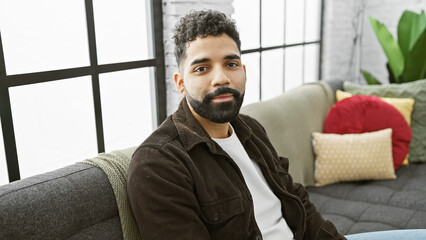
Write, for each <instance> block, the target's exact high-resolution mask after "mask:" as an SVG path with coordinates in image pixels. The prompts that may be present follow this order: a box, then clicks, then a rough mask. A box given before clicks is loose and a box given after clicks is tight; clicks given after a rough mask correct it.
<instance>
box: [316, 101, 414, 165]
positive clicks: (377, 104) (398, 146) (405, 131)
mask: <svg viewBox="0 0 426 240" xmlns="http://www.w3.org/2000/svg"><path fill="white" fill-rule="evenodd" d="M385 128H392V153H393V163H394V168H395V170H396V169H397V168H399V166H400V165H401V164H402V162H403V161H404V159H405V157H406V156H407V153H408V149H409V145H410V141H411V129H410V126H408V124H407V122H406V121H405V119H404V117H403V116H402V114H401V113H400V112H399V111H398V110H397V109H396V108H395V107H394V106H392V105H390V104H389V103H386V102H384V101H382V100H381V99H380V98H378V97H373V96H362V95H357V96H353V97H350V98H346V99H344V100H342V101H340V102H337V103H336V104H335V105H334V106H333V107H332V108H331V109H330V111H329V112H328V114H327V117H326V119H325V122H324V133H337V134H346V133H364V132H374V131H378V130H382V129H385Z"/></svg>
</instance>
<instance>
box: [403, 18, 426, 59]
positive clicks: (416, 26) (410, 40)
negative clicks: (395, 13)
mask: <svg viewBox="0 0 426 240" xmlns="http://www.w3.org/2000/svg"><path fill="white" fill-rule="evenodd" d="M425 29H426V16H425V12H424V11H422V12H421V13H420V14H417V13H415V12H411V11H404V13H403V14H402V16H401V18H400V19H399V23H398V43H399V47H400V48H401V50H402V52H403V54H404V56H407V54H408V52H409V51H411V49H412V48H413V47H414V44H415V43H416V42H417V40H418V39H419V37H420V35H421V34H422V33H423V31H424V30H425Z"/></svg>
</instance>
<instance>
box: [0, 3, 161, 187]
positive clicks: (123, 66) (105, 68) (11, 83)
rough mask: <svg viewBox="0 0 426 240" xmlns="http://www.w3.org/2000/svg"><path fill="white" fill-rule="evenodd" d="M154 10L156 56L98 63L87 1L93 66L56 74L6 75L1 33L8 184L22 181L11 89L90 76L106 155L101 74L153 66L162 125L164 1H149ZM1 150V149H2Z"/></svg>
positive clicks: (157, 119) (0, 95) (0, 109)
mask: <svg viewBox="0 0 426 240" xmlns="http://www.w3.org/2000/svg"><path fill="white" fill-rule="evenodd" d="M148 1H149V6H150V11H151V14H150V15H151V29H152V33H153V34H152V43H153V44H152V45H153V46H152V47H153V51H154V57H153V58H151V59H145V60H139V61H129V62H119V63H112V64H101V65H99V64H98V59H97V50H96V35H95V24H94V14H93V1H92V0H85V10H86V23H87V33H88V43H89V44H88V45H89V57H90V66H85V67H78V68H68V69H60V70H53V71H43V72H33V73H25V74H14V75H7V73H6V64H5V59H4V51H3V44H2V38H1V31H0V119H1V125H2V131H3V141H4V150H5V155H6V165H7V172H8V175H9V182H13V181H17V180H20V179H21V177H20V171H19V161H18V154H17V148H16V139H15V133H14V127H13V118H12V110H11V104H10V96H9V88H10V87H16V86H23V85H28V84H35V83H43V82H50V81H59V80H63V79H69V78H75V77H82V76H91V81H92V91H93V101H94V106H93V107H94V112H95V121H96V138H97V148H98V153H101V152H105V139H104V129H103V121H102V106H101V96H100V85H99V74H102V73H109V72H116V71H123V70H130V69H137V68H144V67H153V68H154V93H153V94H154V103H153V105H154V106H153V108H154V109H156V114H155V115H153V117H154V119H153V120H154V125H157V126H158V125H159V124H160V123H161V122H163V121H164V120H165V119H166V117H167V96H166V82H165V62H164V45H163V10H162V3H161V1H156V0H148ZM0 147H1V146H0Z"/></svg>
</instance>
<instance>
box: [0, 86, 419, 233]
mask: <svg viewBox="0 0 426 240" xmlns="http://www.w3.org/2000/svg"><path fill="white" fill-rule="evenodd" d="M341 84H342V83H341V82H339V81H330V82H327V83H326V84H322V83H317V84H307V85H304V86H301V87H298V88H296V89H294V90H291V91H289V92H287V93H285V94H283V95H281V96H279V97H276V98H274V99H271V100H269V101H265V102H259V103H255V104H251V105H248V106H245V107H244V108H243V109H242V112H243V113H245V114H249V115H251V116H253V117H255V118H257V119H258V120H259V121H260V122H261V123H262V124H263V125H264V127H265V129H266V131H267V132H268V134H269V136H270V138H271V141H272V142H273V144H274V146H275V148H276V149H277V151H278V153H279V154H280V155H283V156H286V157H289V158H290V173H291V174H292V175H293V176H294V179H295V180H296V181H298V182H301V183H303V184H305V185H308V186H309V185H313V183H314V179H313V174H312V173H313V168H314V154H313V151H312V146H311V138H310V137H311V133H312V132H313V131H321V130H322V124H323V121H324V118H325V115H326V114H327V111H328V109H329V108H330V107H331V106H332V104H333V103H334V101H335V100H334V91H335V90H336V89H341V88H342V85H341ZM289 116H291V117H289ZM131 149H134V148H131ZM117 154H119V155H121V156H122V159H125V161H130V157H131V150H130V151H129V149H126V150H123V151H116V152H112V153H108V154H104V155H102V154H100V155H102V157H103V158H102V160H105V158H104V157H105V156H106V155H108V156H116V155H117ZM77 160H78V159H77ZM106 160H108V159H106ZM127 164H128V162H127ZM118 173H119V175H121V176H122V177H123V178H126V174H127V173H126V171H118ZM108 174H110V172H106V171H105V169H101V168H99V167H96V166H93V165H90V164H87V163H76V164H73V165H70V166H67V167H65V168H61V169H58V170H56V171H53V172H48V173H44V174H41V175H37V176H34V177H30V178H26V179H23V180H20V181H16V182H13V183H10V184H7V185H3V186H0V239H13V240H16V239H70V240H71V239H79V240H84V239H105V240H108V239H136V237H128V236H129V235H128V234H126V232H128V231H129V227H128V226H126V227H123V216H125V215H124V214H123V212H124V210H123V207H122V205H123V204H122V203H117V201H118V199H119V198H120V197H123V195H124V196H125V191H124V190H125V189H124V190H123V189H121V190H123V191H124V192H123V191H122V192H120V191H117V187H116V186H117V184H116V183H112V182H111V178H110V176H109V175H108ZM397 176H398V178H397V179H396V180H389V181H363V182H348V183H338V184H333V185H329V186H325V187H308V191H309V192H310V195H311V200H312V201H313V202H314V203H315V204H316V205H317V207H318V209H319V211H320V212H321V213H322V214H323V216H324V217H325V218H327V219H330V220H331V221H332V222H334V224H335V225H336V226H337V228H338V230H339V232H341V233H342V234H349V233H358V232H366V231H377V230H386V229H404V228H426V164H411V165H409V166H405V167H401V168H400V169H399V170H398V171H397ZM127 217H128V216H127ZM123 229H124V230H123ZM123 236H124V237H123Z"/></svg>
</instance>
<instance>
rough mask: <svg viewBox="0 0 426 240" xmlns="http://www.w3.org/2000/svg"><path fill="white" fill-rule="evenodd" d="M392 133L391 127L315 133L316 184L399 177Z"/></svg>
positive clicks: (313, 135)
mask: <svg viewBox="0 0 426 240" xmlns="http://www.w3.org/2000/svg"><path fill="white" fill-rule="evenodd" d="M391 136H392V129H390V128H387V129H385V130H380V131H376V132H369V133H362V134H343V135H340V134H326V133H313V134H312V137H313V145H314V149H315V154H316V160H315V180H316V183H315V185H316V186H323V185H327V184H331V183H336V182H340V181H354V180H358V181H359V180H371V179H375V180H377V179H395V178H396V176H395V171H394V169H393V161H392V137H391Z"/></svg>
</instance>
